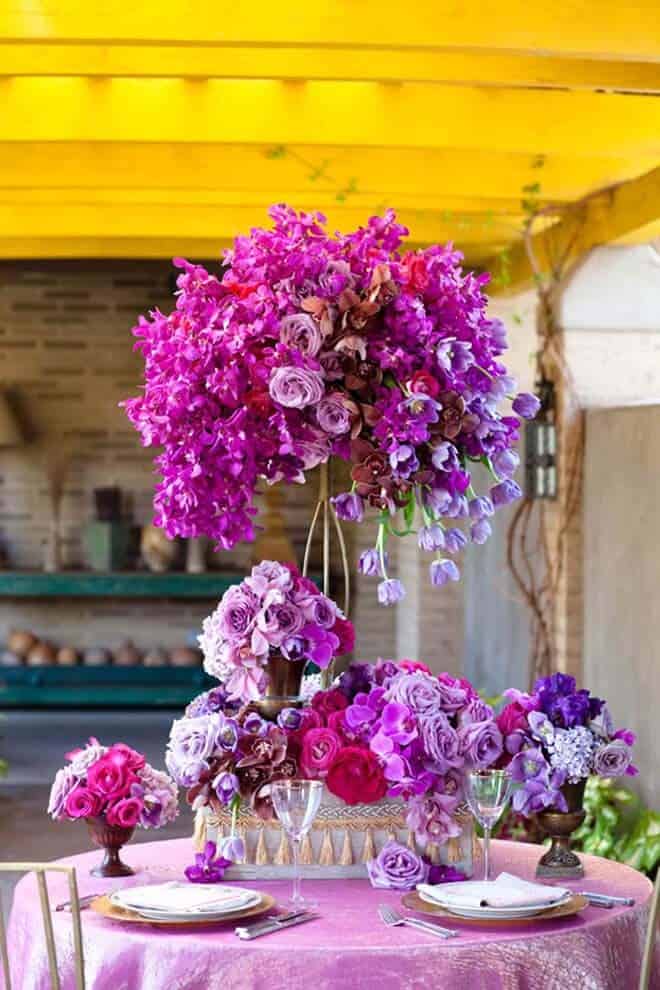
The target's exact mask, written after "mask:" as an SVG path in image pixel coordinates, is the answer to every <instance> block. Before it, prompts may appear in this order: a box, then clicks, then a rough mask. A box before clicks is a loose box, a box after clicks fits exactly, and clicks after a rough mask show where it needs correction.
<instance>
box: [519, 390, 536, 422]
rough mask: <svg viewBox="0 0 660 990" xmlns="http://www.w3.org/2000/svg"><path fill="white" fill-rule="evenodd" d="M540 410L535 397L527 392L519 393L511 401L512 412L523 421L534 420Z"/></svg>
mask: <svg viewBox="0 0 660 990" xmlns="http://www.w3.org/2000/svg"><path fill="white" fill-rule="evenodd" d="M540 408H541V403H540V401H539V400H538V398H537V397H536V396H535V395H531V393H529V392H521V393H520V395H517V396H516V397H515V399H514V400H513V411H514V413H517V414H518V416H522V418H523V419H534V417H535V416H536V414H537V412H538V411H539V409H540Z"/></svg>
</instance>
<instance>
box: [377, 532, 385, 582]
mask: <svg viewBox="0 0 660 990" xmlns="http://www.w3.org/2000/svg"><path fill="white" fill-rule="evenodd" d="M385 540H386V526H385V523H384V522H381V523H379V525H378V539H377V540H376V549H377V550H378V556H379V558H380V569H381V572H382V575H383V578H384V579H385V580H386V581H387V567H386V566H385Z"/></svg>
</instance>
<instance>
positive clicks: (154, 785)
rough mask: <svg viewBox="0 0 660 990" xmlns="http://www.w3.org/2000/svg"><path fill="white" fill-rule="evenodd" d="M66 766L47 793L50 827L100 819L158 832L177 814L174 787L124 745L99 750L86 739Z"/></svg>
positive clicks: (110, 823)
mask: <svg viewBox="0 0 660 990" xmlns="http://www.w3.org/2000/svg"><path fill="white" fill-rule="evenodd" d="M67 760H68V761H69V762H68V763H67V764H66V766H64V767H62V769H61V770H58V771H57V774H56V775H55V780H54V781H53V786H52V788H51V792H50V801H49V803H48V814H49V815H51V817H52V818H54V819H55V821H66V820H67V819H68V820H70V821H75V820H77V819H79V818H91V819H94V818H99V817H101V816H103V817H104V818H105V821H106V823H107V824H108V825H111V826H118V827H120V828H134V827H135V826H136V825H141V826H142V828H161V826H163V825H166V824H167V823H168V822H171V821H173V820H174V819H175V818H176V816H177V815H178V813H179V802H178V789H177V786H176V784H175V783H174V781H173V780H172V779H171V778H170V777H169V776H168V775H167V774H166V773H163V772H162V771H161V770H154V768H153V767H152V766H150V765H149V764H148V763H147V761H146V760H145V758H144V756H142V754H141V753H138V752H136V750H134V749H131V748H130V746H126V745H125V743H115V744H114V745H113V746H102V745H101V744H100V743H99V741H98V739H94V738H93V737H92V738H91V739H90V740H89V742H88V743H87V745H86V746H85V747H84V748H82V749H76V750H73V751H72V752H71V753H67Z"/></svg>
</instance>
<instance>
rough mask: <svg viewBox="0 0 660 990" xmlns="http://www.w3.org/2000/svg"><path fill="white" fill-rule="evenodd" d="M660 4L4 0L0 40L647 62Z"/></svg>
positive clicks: (598, 0)
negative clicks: (460, 52)
mask: <svg viewBox="0 0 660 990" xmlns="http://www.w3.org/2000/svg"><path fill="white" fill-rule="evenodd" d="M659 28H660V11H659V8H658V5H657V3H656V0H635V3H634V4H629V5H627V6H626V5H622V4H621V2H620V0H582V2H580V0H571V2H564V3H557V4H555V5H554V6H553V7H552V8H550V9H549V8H548V6H547V4H545V3H539V2H536V3H534V2H531V3H530V0H502V2H500V3H497V4H495V3H488V4H481V5H480V6H479V7H478V8H475V7H473V6H472V5H470V4H457V3H456V2H455V0H416V2H415V4H414V6H413V7H412V8H411V9H409V10H408V9H405V8H404V9H402V7H401V3H400V0H361V2H360V3H356V2H355V0H298V2H292V0H283V2H281V3H270V2H269V3H264V2H261V3H260V2H253V3H234V4H232V5H231V6H229V5H227V4H219V3H217V0H212V2H209V0H178V2H176V3H174V2H172V0H170V2H167V0H140V2H139V3H133V4H130V3H126V2H125V0H103V2H102V3H101V2H94V3H88V4H81V3H79V2H77V0H38V2H37V0H30V2H26V0H5V3H4V4H3V9H2V10H1V11H0V38H8V39H18V40H27V39H58V38H59V39H66V40H71V41H103V42H107V41H111V42H121V41H144V42H151V41H153V40H158V41H171V42H174V43H179V42H181V41H192V40H196V41H198V42H202V43H213V44H217V43H218V42H221V43H223V44H240V45H244V44H248V43H249V44H257V45H258V44H264V45H269V46H272V45H283V46H287V45H301V44H302V45H309V44H314V45H320V46H324V47H334V46H337V45H339V46H351V47H355V46H361V45H362V46H367V47H370V46H392V47H394V48H396V49H399V48H402V47H403V48H405V47H419V48H428V47H433V46H437V45H441V46H443V47H445V48H454V47H460V48H474V49H485V50H488V49H495V50H498V51H499V50H506V51H511V50H519V51H544V52H555V53H556V52H561V53H564V54H571V55H581V54H586V53H591V54H593V55H597V56H599V57H615V58H617V59H618V58H619V57H620V56H622V55H625V56H626V57H629V58H636V59H639V60H645V59H646V60H651V59H653V58H655V57H657V56H658V55H659V54H660V30H659Z"/></svg>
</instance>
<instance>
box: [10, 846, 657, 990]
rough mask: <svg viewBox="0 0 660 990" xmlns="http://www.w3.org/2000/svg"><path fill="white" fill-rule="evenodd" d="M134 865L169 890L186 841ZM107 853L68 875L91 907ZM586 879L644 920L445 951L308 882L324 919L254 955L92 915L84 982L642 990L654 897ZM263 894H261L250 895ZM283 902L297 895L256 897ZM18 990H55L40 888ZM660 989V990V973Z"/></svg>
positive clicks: (118, 988)
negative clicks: (93, 870) (98, 865)
mask: <svg viewBox="0 0 660 990" xmlns="http://www.w3.org/2000/svg"><path fill="white" fill-rule="evenodd" d="M123 855H124V859H125V860H126V861H127V862H128V863H130V864H131V865H132V866H133V867H134V868H136V869H137V868H139V869H140V870H143V871H144V870H146V871H147V872H146V874H145V873H144V872H143V873H142V876H140V875H139V874H138V875H137V876H136V877H134V878H131V882H132V883H140V882H144V881H145V875H146V878H147V879H151V880H155V879H157V878H158V877H160V878H161V879H165V878H167V879H171V878H172V877H173V876H174V875H176V873H177V871H180V870H181V869H182V867H183V866H184V865H185V864H186V863H187V862H188V861H189V860H190V858H191V843H190V841H189V840H187V839H178V840H174V841H161V842H152V843H148V844H145V845H135V846H132V847H128V848H127V849H125V850H124V854H123ZM538 857H539V850H538V847H535V846H524V845H518V844H515V843H510V842H498V843H496V844H495V851H494V866H495V869H496V870H498V871H499V870H502V869H506V870H510V871H512V872H516V873H518V874H519V875H521V876H527V877H531V876H532V874H533V869H534V866H535V863H536V861H537V860H538ZM98 858H99V857H98V852H94V853H86V854H84V855H82V856H76V857H74V858H73V859H70V860H64V861H63V862H69V863H73V864H75V865H76V866H77V867H78V877H79V884H80V888H81V893H83V894H84V893H89V892H95V891H101V890H106V889H109V888H112V887H116V886H117V881H114V882H112V881H99V880H96V879H94V878H92V877H90V876H89V875H88V870H89V868H90V866H91V865H93V864H94V863H95V862H96V861H97V860H98ZM585 867H586V876H585V879H584V880H583V881H581V882H579V883H577V884H574V886H575V889H593V890H603V891H607V892H609V893H617V894H624V895H629V896H632V897H634V898H635V899H636V904H635V906H634V907H633V908H615V909H614V910H610V911H607V910H603V909H601V908H593V907H590V908H588V909H587V910H585V911H584V912H583V913H582V914H580V915H579V916H576V917H573V918H565V919H561V920H559V919H558V920H556V921H554V922H546V923H544V924H543V923H540V922H536V923H531V924H526V925H522V924H518V925H516V926H512V927H510V928H506V929H497V930H495V929H493V928H476V927H474V926H472V925H468V924H466V923H460V922H452V924H453V925H454V926H455V927H456V928H457V929H459V930H460V932H461V934H460V937H459V938H457V939H455V940H451V942H447V941H444V940H440V939H437V938H435V937H433V936H428V935H426V934H424V933H422V932H419V931H415V930H413V929H404V928H396V929H389V928H386V927H385V926H384V925H383V924H381V922H380V920H379V918H378V916H377V913H376V908H377V905H378V904H379V903H383V902H389V903H391V904H393V905H396V904H398V902H399V895H398V894H395V893H390V892H388V891H376V890H372V889H371V887H370V886H369V885H368V883H367V881H362V880H349V881H334V880H332V881H330V880H328V881H305V884H306V886H307V887H308V888H311V890H312V891H313V894H314V895H315V896H316V897H317V898H318V900H319V908H320V911H321V913H322V917H321V918H320V919H319V920H317V921H313V922H310V923H308V924H306V925H301V926H300V927H299V928H292V929H289V930H288V931H284V932H281V933H279V934H277V935H273V936H269V937H267V938H263V939H258V940H255V941H254V942H250V943H246V942H242V941H240V940H239V939H238V938H237V937H236V936H235V935H234V934H233V929H232V927H231V926H225V927H222V926H220V927H217V928H213V929H204V930H202V929H197V930H196V931H190V932H182V931H181V930H173V929H165V930H164V929H156V928H144V927H137V926H130V925H126V924H116V923H114V922H111V921H108V920H106V919H104V918H101V917H99V916H97V915H95V914H94V913H93V912H91V911H84V912H83V921H84V924H83V929H84V943H85V973H86V977H87V987H88V988H89V990H229V988H232V987H235V988H237V990H251V988H253V990H261V988H268V990H325V988H332V990H394V988H396V990H428V988H430V987H434V988H438V990H440V988H451V990H477V988H479V990H565V988H566V987H575V988H576V990H633V988H635V987H636V986H637V981H638V979H639V968H640V958H641V951H642V945H643V939H644V932H645V926H646V918H647V913H648V906H649V905H648V901H649V897H650V893H651V885H650V884H649V882H648V880H647V879H646V878H645V877H643V876H642V875H641V874H639V873H637V872H636V871H635V870H631V869H629V868H628V867H625V866H620V865H618V864H615V863H611V862H608V861H607V860H603V859H598V858H596V857H592V856H586V857H585ZM126 882H127V881H123V883H126ZM253 886H254V885H253ZM259 886H260V887H261V888H262V889H264V890H269V891H270V892H271V893H273V894H275V895H276V896H278V897H286V895H287V894H288V890H289V884H288V883H284V882H279V881H278V882H277V883H263V884H260V885H259ZM49 887H50V890H51V898H52V902H53V903H56V902H57V901H59V900H64V899H66V896H67V895H66V891H65V888H64V886H63V885H62V883H61V881H60V880H59V878H58V877H57V876H56V875H54V876H53V877H52V879H50V880H49ZM55 933H56V938H57V942H58V947H59V956H60V960H61V962H60V969H61V972H62V977H63V979H62V988H63V990H72V988H73V986H74V982H73V945H72V938H71V917H70V915H67V914H65V913H60V914H57V915H55ZM9 938H10V954H11V957H12V967H13V972H14V974H15V975H14V986H15V987H16V988H19V990H47V988H48V987H49V982H48V977H47V963H46V954H45V944H44V938H43V933H42V930H41V925H40V916H39V909H38V900H37V892H36V885H35V883H34V878H33V877H25V878H24V879H23V880H21V881H20V883H19V884H18V886H17V888H16V892H15V897H14V904H13V908H12V914H11V920H10V932H9ZM652 987H654V988H656V987H660V974H659V973H658V971H657V970H656V974H655V980H654V981H653V982H652Z"/></svg>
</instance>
